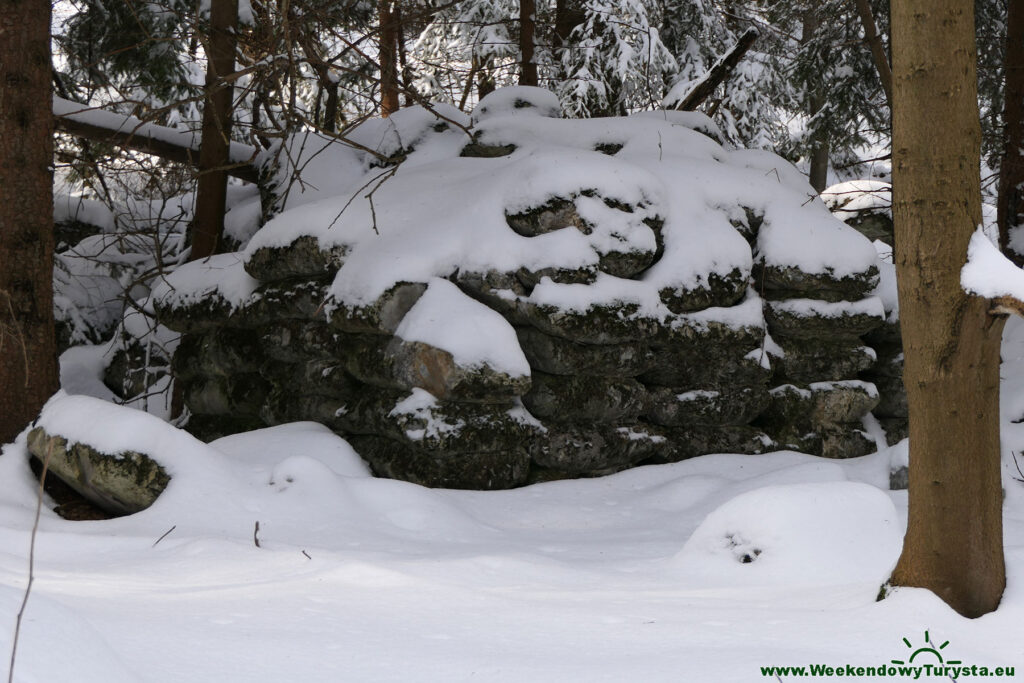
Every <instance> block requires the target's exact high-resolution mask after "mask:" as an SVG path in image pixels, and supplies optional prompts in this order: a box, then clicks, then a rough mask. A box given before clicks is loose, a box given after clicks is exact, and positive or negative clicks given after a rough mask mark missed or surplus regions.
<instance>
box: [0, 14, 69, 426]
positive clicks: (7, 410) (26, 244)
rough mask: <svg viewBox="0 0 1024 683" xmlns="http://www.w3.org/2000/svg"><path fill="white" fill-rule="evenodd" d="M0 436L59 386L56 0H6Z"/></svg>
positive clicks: (0, 162) (0, 105)
mask: <svg viewBox="0 0 1024 683" xmlns="http://www.w3.org/2000/svg"><path fill="white" fill-rule="evenodd" d="M0 88H2V90H3V92H2V94H0V178H2V182H0V264H2V265H0V443H8V442H10V441H13V440H14V437H15V436H16V435H17V434H18V432H20V431H21V430H22V429H24V428H25V426H26V425H28V423H29V422H31V421H32V420H34V419H35V417H36V415H38V414H39V409H40V408H42V406H43V403H45V402H46V400H47V399H48V398H49V397H50V396H51V395H52V394H53V393H54V392H55V391H57V389H58V386H59V380H58V374H57V350H56V339H55V335H54V323H53V249H54V245H53V169H52V165H53V116H52V115H51V113H50V102H51V98H50V3H48V2H27V1H22V2H13V1H12V0H0Z"/></svg>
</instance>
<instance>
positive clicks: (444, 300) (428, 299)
mask: <svg viewBox="0 0 1024 683" xmlns="http://www.w3.org/2000/svg"><path fill="white" fill-rule="evenodd" d="M395 336H397V337H401V338H402V339H404V340H405V341H407V342H422V343H424V344H429V345H430V346H433V347H436V348H438V349H442V350H444V351H447V352H448V353H450V354H452V358H453V359H454V360H455V362H456V363H457V364H459V365H461V366H463V367H466V368H479V367H482V366H490V367H491V368H492V369H494V370H497V371H498V372H504V373H506V374H508V375H509V376H511V377H528V376H529V375H530V364H529V362H527V360H526V356H525V355H523V351H522V349H521V348H519V341H518V339H517V338H516V331H515V329H514V328H513V327H512V326H511V325H510V324H509V323H508V321H506V320H505V318H503V317H502V316H501V315H500V314H499V313H497V312H495V311H493V310H491V309H490V308H488V307H487V306H484V305H483V304H482V303H480V302H478V301H474V300H473V299H470V298H469V297H468V296H466V295H465V294H463V293H462V291H461V290H460V289H459V288H458V287H456V286H455V285H454V284H452V283H451V282H449V281H447V280H442V279H440V278H432V279H431V280H430V282H429V283H428V284H427V290H426V291H425V292H424V293H423V296H421V297H420V299H419V301H417V302H416V304H415V305H414V306H413V307H412V308H411V309H409V312H408V313H406V314H405V317H404V318H402V322H401V323H400V324H399V325H398V328H397V329H396V330H395Z"/></svg>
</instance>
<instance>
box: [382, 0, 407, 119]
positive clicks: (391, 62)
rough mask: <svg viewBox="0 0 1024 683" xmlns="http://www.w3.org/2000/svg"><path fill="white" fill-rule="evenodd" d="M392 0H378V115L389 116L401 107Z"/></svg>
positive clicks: (395, 27) (396, 37) (396, 39)
mask: <svg viewBox="0 0 1024 683" xmlns="http://www.w3.org/2000/svg"><path fill="white" fill-rule="evenodd" d="M392 2H393V0H379V2H378V5H377V10H378V14H379V19H380V47H379V54H380V115H381V116H390V115H391V114H394V113H395V112H396V111H398V109H399V108H400V107H401V106H402V105H401V102H399V99H398V94H399V93H398V36H397V26H396V22H395V17H394V13H393V11H392Z"/></svg>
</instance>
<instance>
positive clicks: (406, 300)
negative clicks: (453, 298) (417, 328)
mask: <svg viewBox="0 0 1024 683" xmlns="http://www.w3.org/2000/svg"><path fill="white" fill-rule="evenodd" d="M426 290H427V286H426V285H425V284H423V283H422V282H400V283H398V284H397V285H395V286H394V287H392V288H391V289H389V290H388V291H386V292H384V293H383V294H381V295H380V296H379V297H378V298H377V300H376V301H374V302H373V303H371V304H368V305H365V306H352V305H349V304H346V303H344V302H340V301H337V300H334V299H332V300H330V301H329V302H328V304H327V308H328V309H329V310H330V322H331V326H332V327H335V328H336V329H339V330H341V331H343V332H354V333H360V332H363V333H370V334H382V335H391V334H394V333H395V330H396V329H398V325H399V323H401V322H402V318H404V317H405V314H406V313H408V312H409V309H410V308H412V307H413V306H414V305H415V304H416V302H417V301H419V299H420V297H421V296H423V292H425V291H426Z"/></svg>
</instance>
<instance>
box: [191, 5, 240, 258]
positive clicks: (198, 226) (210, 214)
mask: <svg viewBox="0 0 1024 683" xmlns="http://www.w3.org/2000/svg"><path fill="white" fill-rule="evenodd" d="M237 23H238V0H213V2H212V3H211V6H210V38H209V43H208V44H209V46H210V47H209V50H210V54H209V61H208V63H207V68H206V98H205V106H204V107H203V127H202V143H201V145H200V148H199V178H198V182H197V183H196V212H195V217H194V218H193V219H192V252H191V254H190V258H191V259H192V260H193V261H194V260H196V259H200V258H206V257H207V256H210V255H211V254H215V253H216V252H217V248H218V247H219V246H220V241H221V238H222V236H223V234H224V209H225V203H226V200H227V191H228V173H227V166H228V165H229V164H230V160H231V157H230V151H231V111H232V95H233V93H234V91H233V88H232V87H231V83H230V81H229V82H227V83H225V82H223V81H222V79H223V78H226V77H227V76H230V75H231V74H232V73H233V72H234V70H235V45H236V38H235V25H236V24H237Z"/></svg>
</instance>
